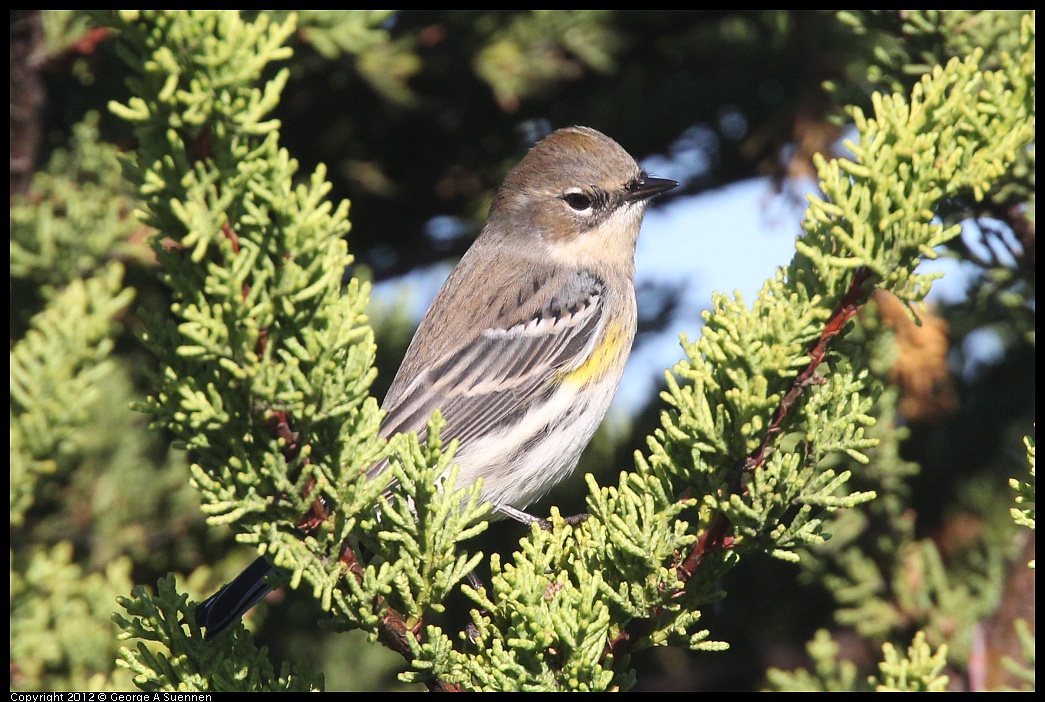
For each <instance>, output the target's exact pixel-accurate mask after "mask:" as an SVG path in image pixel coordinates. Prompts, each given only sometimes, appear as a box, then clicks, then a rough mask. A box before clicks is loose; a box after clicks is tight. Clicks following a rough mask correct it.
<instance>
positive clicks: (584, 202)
mask: <svg viewBox="0 0 1045 702" xmlns="http://www.w3.org/2000/svg"><path fill="white" fill-rule="evenodd" d="M562 199H563V200H564V201H565V202H566V204H567V205H569V206H570V207H571V208H573V209H574V210H575V211H577V212H586V211H588V210H590V209H591V205H592V197H591V195H589V194H588V193H586V192H584V191H583V190H581V189H580V188H570V189H569V190H567V191H566V192H565V193H563V195H562Z"/></svg>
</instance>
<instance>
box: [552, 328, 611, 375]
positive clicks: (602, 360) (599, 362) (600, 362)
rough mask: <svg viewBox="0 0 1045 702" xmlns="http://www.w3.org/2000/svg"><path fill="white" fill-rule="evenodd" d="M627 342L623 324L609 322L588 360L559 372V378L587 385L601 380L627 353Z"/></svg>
mask: <svg viewBox="0 0 1045 702" xmlns="http://www.w3.org/2000/svg"><path fill="white" fill-rule="evenodd" d="M627 343H628V338H627V334H626V333H625V330H624V325H623V324H621V323H620V322H618V321H616V320H614V321H612V322H610V324H609V327H608V328H607V329H606V333H605V334H603V337H602V341H600V342H599V345H598V346H596V347H595V349H594V350H593V351H592V352H591V355H590V356H588V360H586V361H585V362H584V363H582V364H581V365H579V366H578V367H577V368H574V369H573V370H569V371H564V372H562V373H560V375H559V379H560V380H561V381H562V382H563V383H569V384H571V385H587V384H588V383H592V382H595V381H596V380H601V379H602V378H603V377H604V376H606V374H607V373H609V372H611V371H615V370H617V368H618V366H619V364H620V363H621V359H622V357H624V356H626V355H627V352H628V349H626V348H625V346H626V345H627Z"/></svg>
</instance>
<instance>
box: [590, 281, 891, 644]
mask: <svg viewBox="0 0 1045 702" xmlns="http://www.w3.org/2000/svg"><path fill="white" fill-rule="evenodd" d="M870 278H871V270H870V269H868V268H859V269H857V271H856V273H855V275H854V276H853V280H852V282H851V283H850V285H849V290H848V291H847V292H846V294H845V297H843V298H842V300H841V301H840V302H839V303H838V305H837V306H836V307H835V310H834V312H833V313H832V314H831V318H830V319H828V320H827V323H826V324H825V325H824V329H823V331H822V332H821V333H820V336H819V337H818V338H817V339H816V341H815V342H813V343H812V344H811V345H810V347H809V351H808V356H809V363H808V364H806V366H805V368H803V369H802V371H801V372H800V373H799V374H798V375H797V376H796V377H795V379H794V380H793V381H792V382H791V385H790V387H789V388H788V390H787V392H786V393H784V396H783V397H782V398H781V399H780V403H779V404H778V405H777V408H776V411H775V412H774V413H773V417H772V419H771V420H770V422H769V425H768V426H767V427H766V431H765V433H764V435H763V437H762V441H761V442H760V443H759V445H758V447H757V448H756V449H755V450H754V451H752V452H751V453H750V454H748V455H747V456H746V457H745V458H744V460H742V461H740V462H739V463H738V464H737V465H736V467H735V468H734V469H733V471H732V472H731V474H730V476H729V484H728V487H727V493H728V494H727V495H726V497H728V496H730V495H743V494H744V493H745V492H746V488H745V486H744V477H745V476H746V475H747V474H749V473H750V472H751V471H752V470H754V469H755V468H758V467H760V466H762V465H764V464H765V462H766V460H767V459H768V458H769V453H770V451H771V447H772V442H773V440H774V439H775V437H776V436H777V435H779V434H780V433H781V432H782V431H783V423H784V419H785V418H786V417H787V414H788V412H790V411H791V408H792V407H794V405H795V403H796V402H797V401H798V398H799V397H800V396H801V394H802V392H803V391H804V390H805V389H806V388H807V387H809V386H810V385H814V384H816V382H817V376H816V371H817V368H818V367H819V366H820V364H821V363H823V362H824V360H825V359H826V358H827V352H828V349H829V347H830V344H831V342H832V341H833V340H834V339H835V337H837V336H838V335H839V334H840V333H841V332H842V330H843V329H844V328H845V325H846V323H847V322H848V321H849V320H850V319H851V318H852V317H853V315H854V314H856V311H857V310H858V309H859V308H860V306H861V305H863V304H864V303H865V302H866V301H867V297H868V295H870V292H871V291H870V289H868V287H867V281H868V280H870ZM729 531H730V522H729V518H728V517H727V516H726V515H725V514H723V513H721V512H720V513H718V514H716V515H715V516H714V517H712V519H711V523H710V524H709V525H708V528H707V530H706V531H705V532H704V533H703V534H700V535H699V536H698V538H697V540H696V542H695V543H694V544H693V548H692V549H690V552H689V553H688V554H687V555H686V557H685V558H684V559H683V560H682V561H681V562H680V563H679V564H678V566H677V567H676V572H677V574H678V579H679V583H680V586H681V587H685V584H686V583H688V582H689V581H690V580H691V579H692V578H693V576H694V575H695V574H696V573H697V571H698V570H699V569H700V566H701V564H703V563H704V561H705V559H706V558H707V557H708V556H709V555H711V554H715V553H722V552H724V551H726V550H728V549H730V548H732V546H733V537H732V535H730V533H729ZM659 616H660V611H659V609H658V610H656V611H654V612H653V613H652V616H650V617H644V618H640V619H634V620H632V621H631V622H630V623H629V624H628V626H627V627H625V628H624V629H623V630H622V631H621V632H620V634H618V635H617V636H616V637H615V638H614V639H612V640H610V641H609V642H608V644H607V647H606V653H607V655H609V654H612V655H614V656H621V655H625V654H627V653H629V652H630V651H631V648H632V647H633V646H634V644H635V643H636V642H637V641H639V640H641V639H642V637H643V636H645V635H646V634H648V633H649V632H650V631H652V630H653V624H654V622H655V621H656V620H657V619H658V618H659Z"/></svg>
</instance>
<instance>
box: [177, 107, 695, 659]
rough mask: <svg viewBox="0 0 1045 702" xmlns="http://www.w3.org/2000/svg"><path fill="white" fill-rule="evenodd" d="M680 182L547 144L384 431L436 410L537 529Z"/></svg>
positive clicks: (414, 428) (417, 353) (462, 471)
mask: <svg viewBox="0 0 1045 702" xmlns="http://www.w3.org/2000/svg"><path fill="white" fill-rule="evenodd" d="M677 185H678V183H677V182H675V181H674V180H669V179H666V178H656V177H652V176H650V175H648V174H647V173H646V172H645V171H643V170H642V169H640V168H639V166H638V164H637V163H636V162H635V159H633V158H632V157H631V156H630V155H628V152H627V151H625V150H624V149H623V148H622V147H621V146H620V145H619V144H618V143H617V142H615V141H614V140H613V139H610V138H609V137H607V136H606V135H604V134H602V133H601V132H598V131H596V130H594V129H590V128H588V127H567V128H565V129H559V130H557V131H555V132H553V133H552V134H550V135H548V136H547V137H545V138H544V139H542V140H541V141H540V142H538V143H537V144H536V145H535V146H534V147H533V148H532V149H530V151H529V153H527V154H526V156H525V157H524V158H523V159H522V161H520V162H519V164H518V165H517V166H516V167H515V168H514V169H512V170H511V171H510V172H509V173H508V175H507V176H506V177H505V179H504V182H503V183H502V185H501V187H500V188H499V189H498V191H497V194H496V195H495V197H494V200H493V203H492V204H491V206H490V213H489V216H488V218H487V222H486V226H485V227H484V228H483V230H482V232H480V234H479V236H478V238H477V239H476V240H475V242H474V243H473V244H472V246H471V247H470V248H469V249H468V251H467V252H466V253H465V255H464V256H463V257H462V258H461V260H460V262H459V263H458V264H457V266H456V267H455V268H454V270H453V272H451V273H450V276H449V278H447V280H446V282H445V283H444V284H443V287H442V288H441V289H440V291H439V293H438V295H436V298H435V301H434V302H432V306H431V307H430V308H429V310H428V312H427V313H426V314H425V316H424V319H423V320H422V321H421V324H420V326H419V327H418V328H417V332H416V333H415V334H414V338H413V340H412V341H411V342H410V346H409V348H408V349H407V351H406V356H405V358H404V359H403V363H402V365H401V366H400V368H399V372H398V373H397V374H396V377H395V379H394V380H393V381H392V385H391V387H390V388H389V390H388V393H387V395H386V396H385V400H384V403H383V405H382V409H383V410H384V411H385V418H384V421H383V423H382V425H381V434H382V436H384V437H389V436H392V435H393V434H396V433H403V432H417V433H418V436H419V438H420V439H421V440H422V441H424V439H425V436H426V427H427V422H428V419H429V417H430V416H431V415H432V413H433V412H434V411H435V410H440V411H441V412H442V415H443V419H444V420H445V425H444V427H443V430H442V432H441V436H442V437H443V438H444V439H446V440H449V439H457V440H458V448H457V452H456V454H455V455H454V460H455V462H456V463H458V464H459V466H460V468H459V473H458V478H457V486H458V487H465V486H468V485H470V484H472V483H474V482H475V481H476V480H478V479H479V478H482V480H483V483H482V493H481V497H480V499H481V500H482V501H484V502H489V503H490V504H491V507H492V511H493V515H494V516H493V517H491V518H497V517H499V516H509V517H513V518H516V519H519V520H522V521H533V518H532V517H530V516H529V515H527V514H526V513H525V512H523V511H522V510H524V509H525V508H526V507H527V506H528V505H530V504H532V503H533V502H534V501H536V500H538V499H539V498H541V497H542V496H544V495H545V494H546V493H547V492H548V491H549V490H550V489H551V488H552V487H554V486H555V485H556V484H557V483H559V482H560V481H561V480H563V479H564V478H565V477H566V476H568V475H569V474H570V472H571V471H573V469H574V468H575V467H576V465H577V461H578V460H579V458H580V455H581V452H582V451H583V450H584V448H585V447H586V446H587V445H588V442H589V441H590V440H591V437H592V435H593V434H594V433H595V430H596V429H597V428H598V426H599V424H600V423H601V422H602V419H603V417H604V416H605V415H606V411H607V410H608V409H609V406H610V402H611V401H612V399H613V396H614V394H615V393H616V391H617V386H618V385H619V384H620V379H621V375H622V373H623V371H624V365H625V362H626V361H627V358H628V355H629V354H630V353H631V346H632V342H633V341H634V339H635V328H636V325H637V316H636V304H635V285H634V275H635V243H636V241H637V239H638V236H639V228H640V227H641V225H642V218H643V215H644V213H645V211H646V206H647V204H648V203H649V200H650V198H652V197H653V196H655V195H658V194H660V193H663V192H666V191H668V190H671V189H672V188H674V187H676V186H677ZM387 465H388V464H387V461H382V462H380V463H378V464H376V465H375V466H374V467H372V468H371V469H370V470H369V471H368V476H369V477H371V478H374V477H376V476H377V475H379V474H380V473H381V472H382V471H383V470H384V469H385V468H386V467H387ZM270 570H271V566H270V565H269V564H268V562H267V561H265V559H264V558H258V559H257V560H256V561H255V562H254V563H253V564H251V565H250V566H249V567H248V568H247V569H246V570H245V571H244V572H243V573H241V574H240V575H239V576H238V577H237V578H236V579H235V580H233V581H232V583H230V584H229V585H226V586H225V587H224V588H222V589H221V590H220V591H219V592H218V593H217V594H215V595H213V596H212V597H210V598H208V599H207V600H206V601H205V602H203V603H201V604H200V605H199V607H197V609H196V622H197V624H198V625H199V626H201V627H204V628H206V629H207V638H208V639H209V638H212V637H213V636H215V635H217V634H218V633H220V632H221V631H222V630H224V629H225V628H226V627H228V626H229V625H230V624H232V623H233V622H235V621H236V620H237V619H239V618H240V617H241V616H242V615H243V614H244V613H245V612H246V611H247V610H249V609H250V608H251V607H252V606H254V604H255V603H256V602H257V601H258V600H260V599H261V598H262V597H263V596H264V595H265V594H266V593H267V592H268V591H269V589H270V588H269V586H268V585H267V584H266V583H265V582H264V577H265V575H267V574H268V572H269V571H270Z"/></svg>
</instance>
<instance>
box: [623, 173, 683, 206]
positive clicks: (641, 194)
mask: <svg viewBox="0 0 1045 702" xmlns="http://www.w3.org/2000/svg"><path fill="white" fill-rule="evenodd" d="M678 186H679V184H678V181H677V180H671V179H670V178H656V177H654V176H651V175H649V174H647V173H646V171H643V172H642V173H639V175H638V176H636V177H635V178H633V179H632V181H631V182H630V183H628V184H627V185H626V186H625V187H624V191H625V192H624V199H625V200H627V201H629V202H636V201H638V200H648V199H650V198H651V197H653V196H654V195H660V194H661V193H666V192H667V191H669V190H671V189H672V188H677V187H678Z"/></svg>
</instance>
